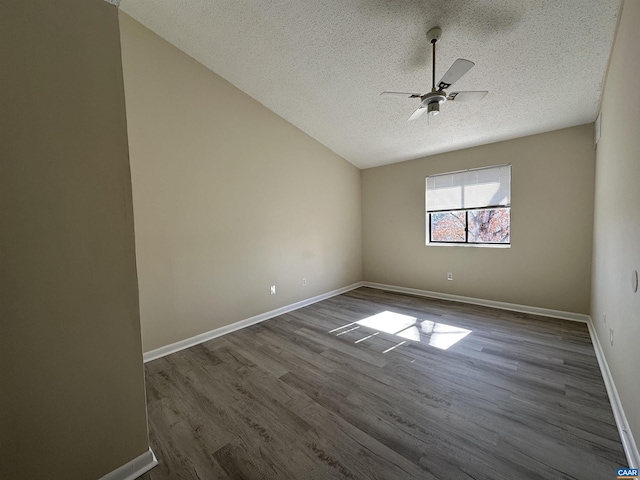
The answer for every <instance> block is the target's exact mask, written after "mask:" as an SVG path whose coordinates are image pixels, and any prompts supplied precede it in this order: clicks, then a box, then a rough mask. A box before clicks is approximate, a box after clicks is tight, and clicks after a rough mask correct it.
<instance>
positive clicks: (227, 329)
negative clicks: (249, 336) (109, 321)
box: [143, 282, 362, 363]
mask: <svg viewBox="0 0 640 480" xmlns="http://www.w3.org/2000/svg"><path fill="white" fill-rule="evenodd" d="M361 286H362V282H357V283H353V284H351V285H347V286H346V287H342V288H339V289H337V290H332V291H330V292H327V293H323V294H321V295H316V296H315V297H311V298H307V299H306V300H301V301H299V302H296V303H292V304H290V305H286V306H284V307H281V308H277V309H275V310H271V311H270V312H265V313H261V314H260V315H256V316H254V317H250V318H245V319H244V320H240V321H238V322H235V323H232V324H230V325H225V326H224V327H220V328H216V329H214V330H210V331H208V332H205V333H201V334H200V335H195V336H193V337H191V338H186V339H184V340H180V341H179V342H175V343H172V344H170V345H165V346H164V347H160V348H156V349H155V350H150V351H148V352H146V353H145V354H144V355H143V360H144V362H145V363H147V362H150V361H151V360H155V359H157V358H160V357H164V356H166V355H169V354H171V353H175V352H179V351H180V350H184V349H185V348H189V347H193V346H194V345H198V344H200V343H203V342H206V341H208V340H211V339H214V338H216V337H220V336H221V335H226V334H227V333H231V332H235V331H236V330H240V329H241V328H245V327H248V326H250V325H255V324H256V323H260V322H264V321H265V320H269V319H270V318H273V317H277V316H278V315H283V314H285V313H289V312H292V311H294V310H297V309H299V308H302V307H306V306H307V305H311V304H312V303H317V302H320V301H321V300H325V299H327V298H331V297H335V296H336V295H341V294H343V293H345V292H349V291H351V290H354V289H356V288H359V287H361Z"/></svg>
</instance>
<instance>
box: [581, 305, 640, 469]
mask: <svg viewBox="0 0 640 480" xmlns="http://www.w3.org/2000/svg"><path fill="white" fill-rule="evenodd" d="M587 326H588V327H589V334H590V335H591V343H593V349H594V350H595V352H596V358H597V359H598V365H600V371H601V372H602V378H603V380H604V385H605V387H606V388H607V395H609V402H610V403H611V409H612V410H613V417H614V418H615V420H616V425H617V426H618V432H619V433H620V440H622V447H623V448H624V453H625V455H626V456H627V462H628V463H629V465H627V466H628V467H629V468H640V454H639V453H638V446H637V444H636V441H635V439H634V438H633V434H632V433H631V428H630V427H629V422H628V420H627V416H626V415H625V413H624V409H623V408H622V402H621V401H620V396H619V395H618V389H617V388H616V384H615V383H614V381H613V377H612V376H611V370H609V365H608V364H607V359H606V357H605V356H604V351H603V350H602V345H601V344H600V339H599V338H598V334H597V333H596V329H595V327H594V326H593V320H592V319H591V317H589V321H588V322H587Z"/></svg>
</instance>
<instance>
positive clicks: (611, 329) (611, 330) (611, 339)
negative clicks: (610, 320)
mask: <svg viewBox="0 0 640 480" xmlns="http://www.w3.org/2000/svg"><path fill="white" fill-rule="evenodd" d="M609 342H611V346H612V347H613V328H610V329H609Z"/></svg>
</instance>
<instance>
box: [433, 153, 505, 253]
mask: <svg viewBox="0 0 640 480" xmlns="http://www.w3.org/2000/svg"><path fill="white" fill-rule="evenodd" d="M482 176H484V177H485V179H484V181H483V180H482ZM511 177H512V165H511V164H502V165H491V166H487V167H480V168H471V169H467V170H457V171H454V172H445V173H439V174H433V175H429V176H427V177H426V178H425V244H426V245H427V246H456V247H481V248H487V247H488V248H510V247H511V220H510V221H509V242H508V243H491V242H469V241H468V240H469V239H468V230H467V227H468V225H469V212H470V211H476V210H486V209H497V208H509V214H510V213H511ZM496 179H497V181H496ZM438 183H440V187H438ZM430 200H431V204H430V203H429V201H430ZM452 211H459V212H465V224H466V225H467V227H466V228H465V240H464V241H461V242H439V241H432V240H431V228H432V222H431V215H432V214H434V213H438V212H452Z"/></svg>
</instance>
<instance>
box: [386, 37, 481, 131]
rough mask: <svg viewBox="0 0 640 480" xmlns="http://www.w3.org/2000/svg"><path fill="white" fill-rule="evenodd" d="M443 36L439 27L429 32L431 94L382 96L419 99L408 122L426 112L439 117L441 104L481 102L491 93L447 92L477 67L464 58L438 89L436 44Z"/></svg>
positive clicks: (451, 68) (452, 69) (402, 93)
mask: <svg viewBox="0 0 640 480" xmlns="http://www.w3.org/2000/svg"><path fill="white" fill-rule="evenodd" d="M441 35H442V30H441V29H440V28H439V27H434V28H432V29H431V30H429V31H428V32H427V40H428V41H429V43H431V45H433V66H432V73H431V78H432V80H431V82H432V83H431V91H430V92H429V93H404V92H382V93H381V94H380V95H395V96H400V97H406V98H419V99H420V106H419V107H418V109H417V110H416V111H415V112H413V114H411V116H410V117H409V118H408V119H407V121H411V120H415V119H416V118H419V117H421V116H422V114H423V113H424V112H427V113H428V114H429V115H432V116H433V115H438V114H439V113H440V104H441V103H444V102H446V101H447V100H449V101H456V102H470V101H474V100H481V99H483V98H484V96H485V95H486V94H487V93H489V92H486V91H482V92H451V93H447V92H446V91H445V90H446V89H448V88H449V87H451V86H452V85H453V84H454V83H456V82H457V81H458V80H460V78H461V77H462V76H463V75H464V74H465V73H467V72H468V71H469V70H471V68H472V67H473V66H474V65H475V63H473V62H471V61H469V60H464V59H462V58H459V59H457V60H456V61H455V62H453V65H451V67H449V70H447V73H445V74H444V76H443V77H442V79H441V80H440V82H439V83H438V88H436V43H437V42H438V40H439V39H440V36H441Z"/></svg>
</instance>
